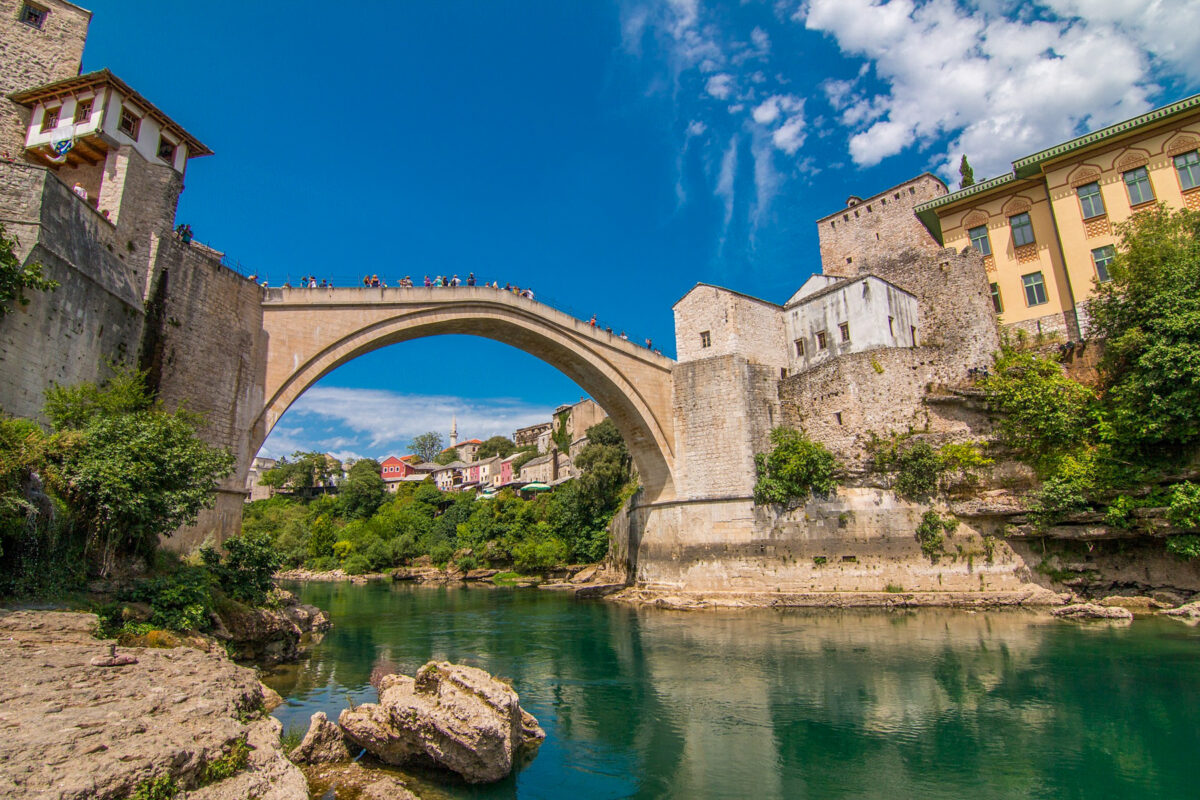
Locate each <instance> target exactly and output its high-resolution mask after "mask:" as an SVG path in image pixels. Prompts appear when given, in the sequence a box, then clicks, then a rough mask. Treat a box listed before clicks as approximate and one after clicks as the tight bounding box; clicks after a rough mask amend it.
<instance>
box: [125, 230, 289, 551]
mask: <svg viewBox="0 0 1200 800" xmlns="http://www.w3.org/2000/svg"><path fill="white" fill-rule="evenodd" d="M261 294H262V290H261V289H260V288H259V287H258V286H257V285H255V283H254V282H253V281H249V280H247V279H245V278H243V277H241V276H240V275H238V274H237V273H235V272H232V271H230V270H228V269H226V268H225V267H223V266H221V265H220V264H219V263H217V262H216V261H215V260H214V259H213V258H212V257H211V256H209V255H207V254H206V253H205V252H204V251H201V250H199V249H198V248H195V247H188V246H185V245H183V244H181V243H180V242H178V241H176V240H175V239H174V238H171V239H168V240H165V241H164V242H163V243H162V246H161V247H160V248H159V257H158V261H157V273H156V276H155V280H154V294H153V296H152V298H151V301H150V303H149V308H150V315H151V319H152V330H151V331H150V332H149V333H148V335H147V338H146V344H145V347H144V350H143V364H144V365H145V366H147V367H148V368H149V370H150V374H151V376H152V380H153V381H154V382H155V383H156V384H157V386H158V390H159V396H160V397H161V398H162V400H163V402H164V403H165V404H166V406H167V407H168V408H176V407H178V406H185V407H187V408H188V409H190V410H192V411H197V412H200V413H201V414H203V415H204V416H205V424H204V426H203V428H202V429H201V431H200V434H201V436H202V437H203V438H204V440H205V441H207V442H208V443H209V444H212V445H216V446H218V447H224V448H227V449H228V450H229V451H230V452H231V453H233V455H234V457H235V458H236V468H235V472H234V474H233V475H231V476H230V477H229V478H227V479H226V480H225V481H224V482H223V483H222V485H221V490H220V492H219V493H218V497H217V505H216V508H214V509H213V510H211V511H208V512H205V513H204V514H203V515H201V518H200V520H199V521H198V523H197V524H196V525H194V526H192V527H190V528H183V529H180V530H179V531H177V532H176V533H175V535H174V536H172V538H171V539H170V540H169V541H168V542H167V544H168V546H170V547H171V548H173V549H177V550H180V551H188V550H191V549H192V548H194V547H196V546H197V545H199V544H202V543H203V542H204V540H205V539H206V538H209V537H211V538H213V539H216V540H224V539H225V538H227V537H228V536H230V535H232V534H234V533H236V532H237V531H239V530H240V529H241V515H242V503H243V501H244V499H245V494H246V492H245V487H246V474H247V472H248V471H249V469H250V463H251V461H252V460H253V458H254V455H255V453H254V451H253V450H252V444H253V443H254V442H258V441H261V439H262V436H261V431H256V425H257V426H259V427H261V424H262V423H261V420H259V415H260V414H261V413H262V409H263V403H264V397H263V395H264V389H263V387H264V383H265V380H266V363H267V356H266V348H267V337H266V334H265V333H264V332H263V329H262V306H261V304H260V303H261Z"/></svg>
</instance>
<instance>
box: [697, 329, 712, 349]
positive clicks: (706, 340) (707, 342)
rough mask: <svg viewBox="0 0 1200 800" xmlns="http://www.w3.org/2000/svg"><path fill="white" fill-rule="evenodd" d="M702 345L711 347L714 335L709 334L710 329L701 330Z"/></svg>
mask: <svg viewBox="0 0 1200 800" xmlns="http://www.w3.org/2000/svg"><path fill="white" fill-rule="evenodd" d="M700 346H701V347H711V346H712V337H711V336H709V332H708V331H700Z"/></svg>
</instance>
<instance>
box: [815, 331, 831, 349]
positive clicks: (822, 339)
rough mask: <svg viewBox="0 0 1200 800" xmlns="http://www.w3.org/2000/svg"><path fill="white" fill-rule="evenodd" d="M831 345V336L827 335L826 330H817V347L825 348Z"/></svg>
mask: <svg viewBox="0 0 1200 800" xmlns="http://www.w3.org/2000/svg"><path fill="white" fill-rule="evenodd" d="M828 346H829V337H828V336H826V335H825V331H817V349H818V350H824V349H825V348H826V347H828Z"/></svg>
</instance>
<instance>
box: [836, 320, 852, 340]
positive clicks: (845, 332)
mask: <svg viewBox="0 0 1200 800" xmlns="http://www.w3.org/2000/svg"><path fill="white" fill-rule="evenodd" d="M838 331H839V332H840V333H841V334H842V341H843V342H848V341H850V323H849V322H843V323H841V324H840V325H838Z"/></svg>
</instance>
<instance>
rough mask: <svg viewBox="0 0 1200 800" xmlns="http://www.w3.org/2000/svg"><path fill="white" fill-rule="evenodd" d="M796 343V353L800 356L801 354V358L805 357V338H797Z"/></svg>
mask: <svg viewBox="0 0 1200 800" xmlns="http://www.w3.org/2000/svg"><path fill="white" fill-rule="evenodd" d="M795 345H796V355H798V356H800V357H801V358H803V357H804V340H803V339H797V340H796V341H795Z"/></svg>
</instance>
